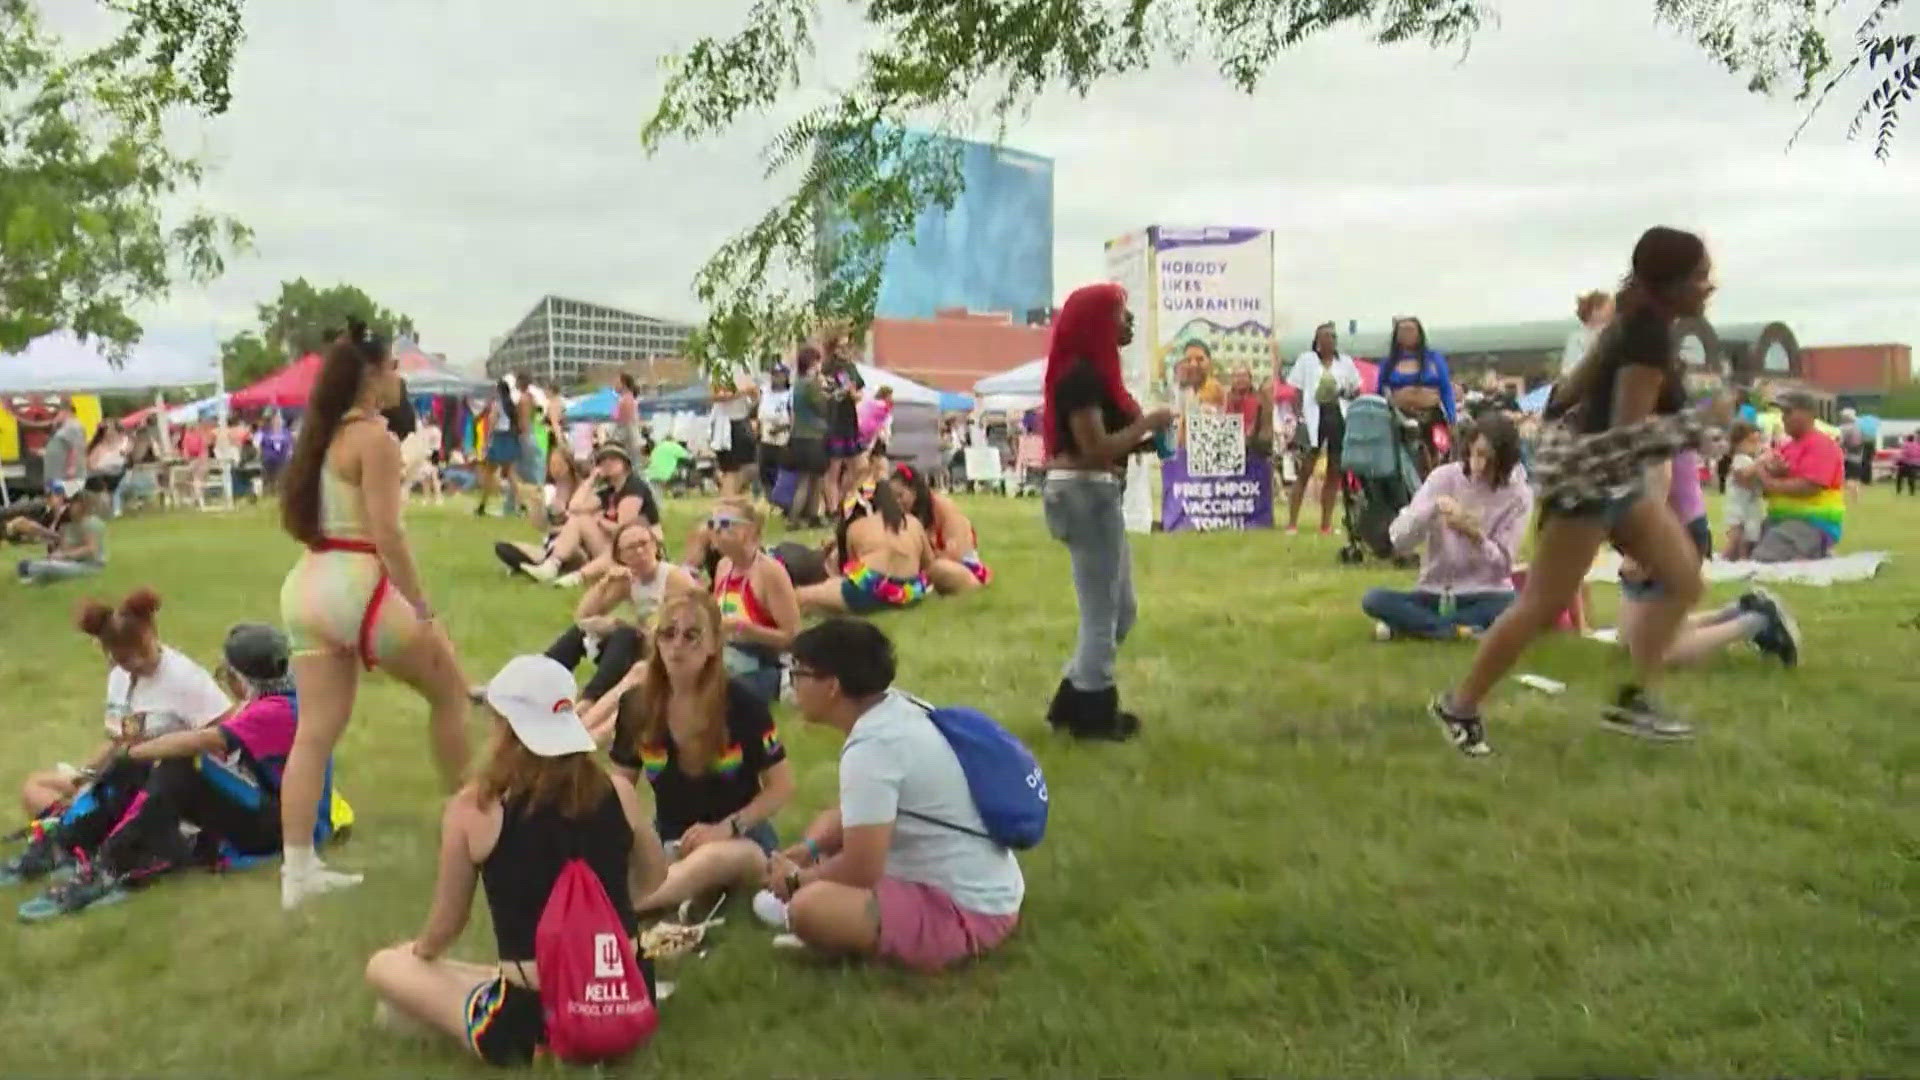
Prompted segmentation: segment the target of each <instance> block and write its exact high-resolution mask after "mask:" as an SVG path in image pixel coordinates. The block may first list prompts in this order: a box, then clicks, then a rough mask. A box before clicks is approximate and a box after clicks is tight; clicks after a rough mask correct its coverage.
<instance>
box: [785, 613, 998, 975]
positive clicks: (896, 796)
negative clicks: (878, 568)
mask: <svg viewBox="0 0 1920 1080" xmlns="http://www.w3.org/2000/svg"><path fill="white" fill-rule="evenodd" d="M791 655H792V657H793V668H792V671H793V696H794V701H795V703H796V704H798V705H799V707H800V711H801V713H802V715H804V716H805V717H806V718H807V719H808V720H809V721H811V722H813V723H816V724H821V725H823V726H826V727H830V728H833V729H834V730H836V731H839V732H842V733H843V734H844V735H845V736H846V743H845V745H844V746H843V747H842V748H841V751H840V805H839V806H838V807H837V808H836V809H833V810H829V811H827V812H826V813H824V814H822V815H820V817H819V818H818V819H816V820H815V821H814V823H813V825H812V827H810V828H809V829H808V830H807V833H806V839H804V840H803V841H801V842H800V843H799V844H796V845H794V846H793V847H791V848H788V849H787V850H785V851H783V852H779V853H777V854H775V855H774V856H773V858H772V859H771V860H769V863H768V870H767V889H768V894H771V895H770V896H769V895H768V894H762V896H761V897H759V898H756V901H755V905H754V906H755V910H756V911H758V912H759V913H760V914H761V916H762V918H765V919H767V920H768V921H771V922H775V923H785V924H786V925H787V926H789V927H790V928H791V929H792V931H793V933H794V934H795V935H796V936H798V937H799V938H800V940H801V941H802V942H804V943H806V944H807V945H809V946H811V947H813V948H816V949H820V950H822V951H826V952H834V953H843V954H852V955H858V956H878V957H883V958H885V959H889V960H894V961H897V962H899V963H901V964H904V965H906V966H908V967H912V968H916V969H919V970H923V971H935V970H939V969H940V968H944V967H947V966H948V965H950V964H953V963H956V962H958V961H961V960H964V959H967V958H968V957H972V956H979V955H981V954H983V953H986V952H987V951H989V950H991V949H993V948H994V947H995V946H997V945H999V944H1000V943H1001V942H1002V941H1004V940H1006V938H1007V936H1008V935H1009V934H1011V933H1012V932H1013V928H1014V926H1015V925H1016V924H1017V923H1018V922H1019V920H1020V903H1021V900H1022V899H1024V897H1025V894H1026V881H1025V879H1024V878H1023V877H1022V876H1021V874H1020V864H1019V862H1018V861H1017V860H1016V859H1015V858H1014V856H1013V852H1011V851H1009V850H1007V849H1006V848H1003V847H1001V846H1000V845H998V844H996V843H994V842H993V841H992V840H990V839H988V838H987V836H986V824H985V823H984V822H983V821H981V819H980V812H979V810H978V809H977V808H976V807H975V805H974V802H973V795H972V793H971V792H970V790H969V789H968V786H967V777H966V773H965V772H964V771H962V769H961V767H960V759H959V758H958V757H957V756H956V755H955V754H954V752H953V748H952V747H951V746H950V745H948V743H947V740H946V736H944V735H942V734H941V733H940V729H939V728H937V727H935V726H934V724H933V721H932V720H931V719H930V718H929V717H928V715H927V710H926V707H925V706H923V705H920V704H919V703H917V702H915V701H914V700H913V699H911V698H909V697H906V696H905V695H903V694H901V693H899V692H898V691H894V690H892V689H890V688H891V686H892V684H893V676H894V655H893V643H892V642H890V641H888V640H887V638H886V635H885V634H883V633H881V632H880V631H879V630H878V629H877V628H875V627H874V626H873V624H872V623H869V622H865V621H863V620H860V619H829V620H827V621H825V622H823V623H820V624H819V625H817V626H814V627H812V628H810V629H808V630H805V631H802V632H801V634H800V635H799V636H798V637H796V638H795V639H794V642H793V646H792V649H791ZM781 901H784V905H782V903H780V902H781Z"/></svg>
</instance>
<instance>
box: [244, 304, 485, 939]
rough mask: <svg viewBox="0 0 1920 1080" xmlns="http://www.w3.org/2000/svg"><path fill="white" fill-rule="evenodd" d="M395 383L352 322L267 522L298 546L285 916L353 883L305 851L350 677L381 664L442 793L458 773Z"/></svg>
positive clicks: (452, 672) (461, 697)
mask: <svg viewBox="0 0 1920 1080" xmlns="http://www.w3.org/2000/svg"><path fill="white" fill-rule="evenodd" d="M399 388H400V380H399V377H398V375H397V374H396V371H395V364H394V360H393V357H392V354H391V353H389V352H388V350H387V343H386V342H385V341H382V340H380V339H378V338H374V337H370V336H368V334H367V328H366V326H365V324H363V323H360V322H358V321H355V322H354V323H353V324H352V328H351V329H350V330H349V332H348V334H347V335H345V336H344V337H343V338H342V339H341V340H338V341H336V342H335V343H334V344H333V345H332V346H330V347H329V348H328V350H327V356H326V360H325V361H324V362H323V363H322V365H321V368H320V373H319V376H318V377H317V378H316V379H315V380H314V385H313V393H312V396H311V397H310V398H309V399H308V401H307V415H306V419H305V420H304V421H303V422H302V423H301V425H300V435H299V438H298V439H297V440H296V441H295V443H294V448H293V458H292V460H290V461H289V462H288V464H287V471H286V474H285V476H284V477H283V479H282V484H281V497H280V520H281V525H282V527H284V528H285V529H286V530H287V532H288V534H290V535H291V536H292V537H293V538H294V539H295V540H298V541H300V543H301V544H302V545H304V546H305V547H306V551H305V552H303V553H302V554H301V556H300V558H299V560H298V561H296V562H295V563H294V564H293V569H292V570H290V571H288V573H287V577H286V581H285V582H283V583H282V584H281V586H280V617H281V619H282V620H283V621H284V622H285V624H286V630H287V636H288V638H289V639H290V641H291V643H292V646H293V680H294V685H295V686H296V687H297V689H298V692H299V695H300V729H299V732H298V734H297V735H296V737H295V740H294V745H293V751H292V753H291V754H290V755H289V756H288V758H287V766H286V775H285V778H284V780H283V781H282V785H281V792H282V794H281V818H280V820H281V834H282V841H283V844H284V850H285V861H284V863H283V864H282V865H281V868H280V875H281V876H280V903H281V906H283V907H285V908H289V909H291V908H293V907H295V906H297V905H299V903H300V902H301V901H302V900H305V899H306V898H308V897H310V896H315V895H318V894H320V893H323V892H329V891H331V890H334V889H340V888H345V887H347V886H350V885H355V884H358V883H359V881H360V875H358V874H342V873H337V872H335V871H332V870H329V869H327V868H326V867H325V866H323V865H322V864H321V862H320V858H319V856H318V855H316V854H315V853H314V848H313V835H314V818H315V816H316V814H317V811H318V807H319V802H320V789H321V785H322V782H323V780H324V774H325V770H326V767H327V761H328V758H329V757H330V756H331V755H332V753H333V748H334V744H335V743H337V742H339V740H340V733H341V732H342V731H343V730H345V728H346V726H347V720H348V718H349V717H351V716H352V715H353V701H354V694H355V691H356V690H357V689H358V688H359V682H360V669H361V667H363V666H364V667H366V668H367V669H368V670H371V669H372V668H374V667H375V666H379V667H383V668H385V669H386V670H387V671H389V672H391V673H392V674H393V675H394V676H395V677H396V678H398V679H400V681H402V682H404V683H406V684H407V685H408V686H411V687H413V689H414V690H415V691H417V692H418V693H419V694H420V696H421V697H423V698H425V699H426V700H427V703H428V705H429V706H430V707H431V709H432V720H431V725H432V726H431V731H432V736H433V747H434V756H435V758H436V760H437V764H438V765H439V768H440V774H441V778H442V779H443V780H444V781H445V782H446V784H447V787H448V789H449V790H452V789H454V788H456V787H458V786H459V784H460V782H461V780H462V777H463V774H464V773H465V772H466V767H467V735H466V723H467V690H466V682H465V679H464V678H463V677H462V675H461V672H460V664H459V661H458V660H457V659H456V658H455V656H454V652H453V643H452V642H450V641H448V640H447V637H446V635H445V634H444V633H442V632H441V631H440V630H439V629H438V628H437V627H435V626H434V625H433V609H432V607H431V606H430V605H429V604H428V603H427V597H426V593H425V592H424V591H423V590H422V588H421V585H420V575H419V572H418V571H417V570H416V569H415V567H414V563H413V553H412V552H411V551H410V550H409V548H408V546H407V539H406V534H405V533H404V532H403V531H402V530H401V527H400V506H401V501H402V497H401V480H402V469H401V462H400V444H399V443H398V442H396V441H395V440H394V438H393V436H392V435H391V434H389V433H388V431H387V428H386V424H385V423H383V422H382V421H381V419H380V410H381V409H383V408H386V407H389V406H391V405H392V404H393V402H394V399H395V395H396V394H398V392H399Z"/></svg>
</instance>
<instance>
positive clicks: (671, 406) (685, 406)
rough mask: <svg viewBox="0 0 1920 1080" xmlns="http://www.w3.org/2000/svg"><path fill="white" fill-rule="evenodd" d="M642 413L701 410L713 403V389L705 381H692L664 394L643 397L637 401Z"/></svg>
mask: <svg viewBox="0 0 1920 1080" xmlns="http://www.w3.org/2000/svg"><path fill="white" fill-rule="evenodd" d="M637 404H638V405H639V406H640V412H641V413H642V414H646V415H651V414H653V413H662V412H701V411H703V410H705V409H706V408H708V407H709V406H711V405H712V404H713V390H712V389H711V388H710V387H708V386H707V384H705V383H694V384H692V385H690V386H683V387H681V388H680V389H678V390H669V391H667V392H666V393H664V394H655V395H653V396H651V397H644V398H641V399H640V400H639V402H638V403H637Z"/></svg>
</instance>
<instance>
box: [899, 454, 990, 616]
mask: <svg viewBox="0 0 1920 1080" xmlns="http://www.w3.org/2000/svg"><path fill="white" fill-rule="evenodd" d="M887 483H888V485H889V486H891V487H892V488H893V497H894V499H895V500H896V501H898V502H899V503H900V505H901V506H903V507H906V510H907V513H909V514H912V515H913V516H914V517H916V518H918V519H920V525H921V527H922V528H924V529H925V530H926V533H927V536H928V538H929V539H930V540H931V542H932V544H933V566H932V568H931V569H929V570H928V571H927V577H928V578H929V579H931V580H932V582H933V587H934V588H935V589H938V590H939V591H940V593H941V594H942V595H952V594H954V593H963V592H972V591H973V590H975V589H978V588H980V587H981V586H983V585H986V584H987V583H988V582H991V581H992V580H993V571H992V570H990V569H988V567H987V564H986V563H984V562H982V561H980V534H979V533H978V532H976V531H975V530H974V527H973V522H972V521H970V520H968V518H967V515H966V514H965V513H963V512H962V511H961V509H960V506H959V504H958V503H955V502H954V501H953V499H952V497H951V496H948V495H947V494H946V493H944V492H939V491H935V490H933V488H931V487H929V486H928V485H927V477H926V474H925V473H922V472H921V471H920V470H918V469H916V468H914V467H913V466H912V465H908V464H906V463H905V462H902V463H901V464H899V465H896V466H894V467H893V474H892V475H891V476H890V477H889V478H888V480H887Z"/></svg>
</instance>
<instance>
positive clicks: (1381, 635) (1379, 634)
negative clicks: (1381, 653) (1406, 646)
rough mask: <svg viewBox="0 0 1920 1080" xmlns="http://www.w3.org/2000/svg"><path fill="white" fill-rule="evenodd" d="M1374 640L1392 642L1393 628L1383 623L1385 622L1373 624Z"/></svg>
mask: <svg viewBox="0 0 1920 1080" xmlns="http://www.w3.org/2000/svg"><path fill="white" fill-rule="evenodd" d="M1373 640H1375V641H1392V640H1393V627H1391V626H1388V625H1387V624H1386V623H1383V622H1377V623H1374V624H1373Z"/></svg>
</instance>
